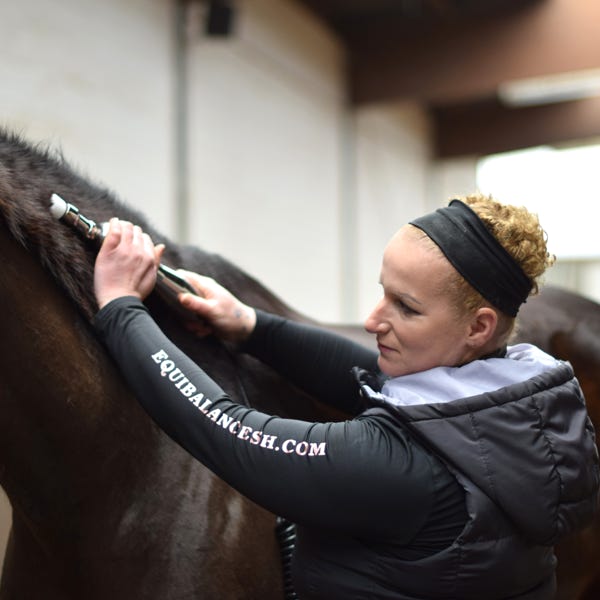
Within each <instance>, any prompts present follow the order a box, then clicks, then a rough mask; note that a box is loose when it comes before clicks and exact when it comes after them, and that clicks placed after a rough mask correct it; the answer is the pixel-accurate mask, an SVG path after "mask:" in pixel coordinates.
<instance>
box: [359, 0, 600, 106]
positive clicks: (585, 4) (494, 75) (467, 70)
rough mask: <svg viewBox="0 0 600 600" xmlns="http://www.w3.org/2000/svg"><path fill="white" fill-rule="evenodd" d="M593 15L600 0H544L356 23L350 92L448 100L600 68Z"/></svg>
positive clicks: (372, 98) (369, 97)
mask: <svg viewBox="0 0 600 600" xmlns="http://www.w3.org/2000/svg"><path fill="white" fill-rule="evenodd" d="M598 23H600V2H599V1H598V0H575V1H574V0H543V1H541V2H537V3H535V4H533V5H531V6H527V7H526V8H522V9H521V10H519V11H518V12H515V13H512V14H509V15H503V16H497V17H495V18H493V19H492V18H485V19H484V18H479V19H477V20H473V19H468V20H458V21H456V22H454V23H452V24H450V23H446V24H438V25H435V26H431V25H429V26H423V27H420V28H413V29H412V30H407V29H406V28H399V27H398V26H397V24H396V23H395V22H394V21H393V20H391V21H390V22H389V23H386V24H382V25H378V26H373V27H369V28H367V29H364V28H363V29H357V30H356V31H355V32H353V34H352V35H351V36H350V37H348V38H347V42H348V47H349V52H350V61H349V62H350V70H351V71H350V88H351V96H352V98H353V101H354V103H355V104H365V103H371V102H379V101H395V100H401V99H412V100H416V101H420V102H425V103H430V102H433V103H437V104H442V103H452V102H460V101H466V100H469V99H479V98H482V97H486V96H490V95H493V94H494V93H495V92H496V90H497V88H498V85H499V84H501V83H502V82H506V81H509V80H514V79H521V78H528V77H534V76H540V75H549V74H556V73H561V72H566V71H574V70H583V69H591V68H598V67H600V35H599V33H598Z"/></svg>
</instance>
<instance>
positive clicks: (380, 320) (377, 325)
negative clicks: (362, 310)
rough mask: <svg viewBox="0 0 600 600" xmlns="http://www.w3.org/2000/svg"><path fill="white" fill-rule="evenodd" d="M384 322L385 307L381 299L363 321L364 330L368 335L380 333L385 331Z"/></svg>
mask: <svg viewBox="0 0 600 600" xmlns="http://www.w3.org/2000/svg"><path fill="white" fill-rule="evenodd" d="M385 327H386V320H385V307H384V300H383V299H381V300H380V301H379V302H378V303H377V304H376V305H375V308H373V310H372V311H371V314H369V316H368V317H367V318H366V320H365V329H366V330H367V331H368V332H369V333H381V332H382V331H384V330H385Z"/></svg>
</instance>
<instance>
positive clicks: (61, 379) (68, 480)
mask: <svg viewBox="0 0 600 600" xmlns="http://www.w3.org/2000/svg"><path fill="white" fill-rule="evenodd" d="M0 256H2V257H3V261H2V263H1V264H0V331H2V340H3V344H2V351H1V354H0V380H1V381H2V387H1V390H0V457H1V458H0V460H1V461H2V463H0V484H1V485H2V487H4V489H5V491H6V492H7V494H8V496H9V498H10V500H11V503H12V504H13V507H15V506H19V505H21V506H23V507H26V506H27V505H29V504H30V503H33V504H36V503H37V504H38V505H39V503H42V504H43V505H44V506H46V507H48V510H50V511H51V510H52V507H54V508H55V510H56V513H57V514H60V513H61V507H62V511H64V508H65V505H64V502H65V500H66V499H67V500H68V501H71V502H78V501H80V500H81V498H80V497H78V496H80V495H81V494H83V493H85V488H86V486H84V485H81V481H83V480H86V479H87V480H88V481H89V479H90V465H94V464H97V462H93V461H92V459H93V458H94V459H96V458H100V457H99V456H98V457H96V456H94V454H102V462H104V463H106V462H107V461H108V460H110V458H111V453H112V454H115V452H116V450H115V449H114V448H117V447H119V444H113V443H111V442H112V438H113V437H114V436H117V435H118V431H117V428H118V426H119V425H118V423H123V422H124V421H127V418H125V415H124V414H123V413H126V412H127V411H128V410H129V411H134V410H136V409H137V406H136V405H135V403H134V402H133V401H132V400H131V401H130V402H125V401H124V399H126V398H127V396H128V394H127V392H126V390H125V387H124V386H123V384H122V382H121V380H120V379H119V378H118V377H117V376H116V374H115V372H114V369H113V368H112V366H111V365H110V363H109V361H108V359H107V358H106V356H105V354H104V353H103V352H102V350H101V348H100V345H99V344H98V342H97V341H96V340H95V339H94V336H93V334H92V332H91V329H90V327H89V325H88V324H87V323H86V322H85V321H84V320H83V319H82V318H80V317H79V316H78V313H77V310H76V308H75V306H74V305H73V304H72V303H71V302H70V300H69V299H68V298H66V297H65V296H63V295H62V294H61V293H60V291H59V289H58V287H57V286H56V284H55V282H54V281H53V280H52V279H51V278H50V277H49V275H47V273H46V272H45V271H43V270H42V268H41V267H40V266H39V264H38V263H37V262H36V261H35V260H34V258H33V257H32V256H31V255H30V254H29V253H27V252H26V251H24V250H23V249H22V247H21V246H19V245H18V244H17V243H16V242H15V241H14V240H13V239H12V238H9V237H8V235H6V234H5V231H4V229H3V228H0ZM118 400H120V401H121V402H119V401H118ZM121 427H123V425H121ZM147 430H148V428H146V429H144V428H143V427H141V428H140V431H139V433H138V435H143V432H144V431H147ZM87 487H88V488H89V486H87ZM69 490H70V492H69ZM24 510H26V509H25V508H24ZM49 516H50V515H49Z"/></svg>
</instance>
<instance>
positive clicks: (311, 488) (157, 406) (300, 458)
mask: <svg viewBox="0 0 600 600" xmlns="http://www.w3.org/2000/svg"><path fill="white" fill-rule="evenodd" d="M257 315H258V319H257V325H256V328H255V330H254V332H253V334H252V336H251V338H250V339H249V340H248V341H247V343H246V344H245V351H247V352H248V353H251V354H253V355H254V356H256V357H257V358H259V359H261V360H262V361H264V362H265V363H267V364H269V365H271V366H273V367H274V368H276V369H277V370H278V371H279V372H280V373H281V374H282V375H283V376H284V377H287V378H289V379H290V380H291V381H293V382H294V383H295V384H297V385H298V386H300V387H301V388H303V389H305V390H306V391H307V392H309V393H311V394H313V395H315V396H316V397H318V398H319V399H321V400H323V401H325V402H328V403H329V404H333V405H335V406H337V407H340V408H343V409H344V410H346V411H348V412H349V413H356V412H357V411H359V410H360V405H361V400H360V397H359V395H358V388H357V385H356V383H355V382H354V380H353V378H352V377H351V375H350V370H351V368H352V367H353V366H359V367H363V368H367V369H372V368H375V366H376V358H377V356H376V354H375V353H373V352H372V351H370V350H367V349H365V348H363V347H362V346H360V345H358V344H355V343H353V342H350V341H348V340H345V339H343V338H341V337H339V336H336V335H334V334H331V333H329V332H325V331H323V330H321V329H319V328H314V327H310V326H306V325H302V324H298V323H295V322H291V321H287V320H285V319H282V318H280V317H276V316H273V315H268V314H266V313H262V312H260V311H258V313H257ZM95 326H96V328H97V331H98V333H99V334H100V336H101V338H102V339H103V341H104V343H105V344H106V346H107V348H108V350H109V352H110V353H111V354H112V356H113V358H114V360H115V361H116V363H117V364H118V366H119V367H120V369H121V371H122V372H123V374H124V376H125V378H126V379H127V381H128V383H129V385H130V387H131V388H132V390H133V391H134V393H135V394H136V396H137V398H138V400H139V402H140V403H141V404H142V406H143V408H144V409H145V410H146V411H147V413H148V414H149V415H150V416H151V417H152V418H153V419H154V420H155V421H156V423H157V424H158V425H159V426H160V427H161V428H162V429H163V430H164V431H165V432H166V433H167V434H168V435H169V436H171V437H172V438H173V439H174V440H175V441H176V442H177V443H179V444H180V445H181V446H183V447H184V448H185V449H186V450H187V451H188V452H190V453H191V454H192V455H193V456H194V457H196V458H197V459H198V460H199V461H201V462H202V463H203V464H204V465H206V466H207V467H208V468H209V469H211V470H212V471H213V472H214V473H215V474H216V475H218V476H219V477H221V478H222V479H223V480H225V481H226V482H227V483H229V484H230V485H231V486H232V487H234V488H235V489H237V490H238V491H239V492H241V493H242V494H244V495H245V496H247V497H248V498H250V499H251V500H253V501H254V502H256V503H257V504H259V505H261V506H263V507H264V508H266V509H267V510H270V511H272V512H273V513H275V514H278V515H280V516H283V517H285V518H287V519H289V520H291V521H293V522H295V523H297V524H298V525H299V526H300V527H299V536H298V537H299V542H300V544H299V547H300V550H299V552H300V555H301V557H302V559H301V560H303V561H305V562H306V563H307V564H308V563H310V562H311V561H313V560H318V561H319V564H320V565H321V568H320V569H318V570H319V575H318V577H320V578H323V577H325V578H327V577H328V575H327V573H329V572H331V569H330V568H329V565H327V564H326V563H327V560H328V559H327V556H326V555H325V556H324V555H323V551H322V548H323V535H325V536H326V537H327V536H331V539H336V544H335V545H336V547H338V546H339V543H340V539H342V540H346V541H347V542H348V545H347V547H348V548H350V547H352V548H353V550H352V553H353V556H352V557H351V558H350V561H349V562H350V564H352V565H353V566H352V568H351V571H353V572H354V574H355V575H356V569H357V568H358V569H359V568H360V567H358V566H357V565H360V564H361V560H362V557H361V553H363V552H367V553H368V554H369V557H370V558H372V554H373V552H375V554H377V553H378V552H383V553H386V552H388V553H389V552H394V553H395V554H397V555H400V556H402V557H403V558H407V559H411V558H419V557H423V556H426V555H429V554H432V553H434V552H436V551H437V550H439V549H441V548H444V547H445V546H447V545H448V544H450V543H451V542H452V540H453V539H454V537H455V536H456V535H457V533H458V532H459V531H460V529H461V528H462V526H463V525H464V523H465V521H466V513H465V506H464V496H463V494H462V490H461V489H460V488H459V487H458V484H457V483H456V481H455V480H454V478H453V477H452V476H451V475H450V474H449V473H448V471H447V469H446V468H445V467H444V466H443V465H442V464H441V463H440V461H438V460H437V459H436V458H435V457H434V456H432V455H431V454H430V453H429V452H427V451H426V450H424V449H423V448H422V447H421V446H420V445H419V444H418V443H417V442H415V441H414V440H413V439H412V438H411V436H410V435H409V434H408V433H407V432H406V431H405V429H404V428H403V427H402V426H401V425H400V424H399V422H398V420H397V419H396V418H395V417H394V415H393V412H392V411H390V412H389V413H386V412H385V411H381V410H378V411H369V410H367V411H365V412H362V413H360V414H358V415H357V416H355V417H354V418H353V419H351V420H347V421H343V422H336V423H312V422H304V421H299V420H294V419H285V418H279V417H276V416H272V415H268V414H265V413H262V412H259V411H257V410H254V409H252V408H248V407H247V406H244V405H242V404H239V403H236V402H234V401H233V400H232V399H230V398H229V397H228V396H227V395H226V394H225V392H224V391H223V390H222V389H221V387H220V386H219V385H218V384H217V383H216V382H214V381H213V380H212V379H211V378H210V377H208V375H207V374H206V373H205V372H204V371H203V370H202V369H201V368H200V367H199V366H197V365H196V364H195V363H194V362H193V361H192V360H191V359H189V358H188V357H187V356H186V355H185V354H184V353H183V352H181V351H180V350H179V349H178V348H177V347H176V346H175V345H174V344H173V343H172V342H171V341H170V340H169V339H168V338H167V337H166V336H165V335H164V334H163V333H162V331H161V330H160V328H159V327H158V325H157V324H156V323H155V322H154V320H153V319H152V318H151V316H150V315H149V313H148V311H147V310H146V308H145V306H144V305H143V303H142V302H141V301H139V300H138V299H136V298H134V297H123V298H118V299H116V300H114V301H112V302H111V303H109V304H108V305H107V306H105V307H104V308H103V309H102V310H101V311H99V313H98V314H97V315H96V318H95ZM250 400H252V399H250ZM313 534H314V535H313ZM302 535H304V536H305V543H304V544H303V543H302ZM316 539H319V540H320V541H319V544H318V545H315V543H314V541H315V540H316ZM311 540H312V541H311ZM361 540H362V541H361ZM363 541H364V543H363ZM341 543H342V544H343V543H344V542H341ZM317 547H318V548H319V549H318V550H317ZM338 550H339V548H338ZM315 554H318V555H319V556H318V558H315ZM336 554H337V552H336ZM330 558H331V559H332V560H333V562H334V563H336V564H337V563H338V561H339V556H336V557H330ZM297 560H299V559H298V558H297ZM366 564H368V561H366ZM366 568H367V571H368V567H366ZM296 570H297V571H298V569H296ZM300 571H302V569H300ZM309 571H310V569H308V572H309ZM334 571H335V570H334ZM307 576H309V577H310V575H307ZM332 576H333V577H334V579H335V577H336V575H335V572H333V575H332ZM363 578H367V579H368V578H369V573H368V572H365V573H361V574H360V575H359V576H358V579H359V580H361V579H363ZM330 583H331V582H330ZM357 585H361V584H359V583H357ZM311 587H312V586H311ZM318 587H320V589H322V590H323V593H326V590H327V587H328V586H326V585H325V586H324V584H323V582H320V583H319V586H318ZM313 589H315V588H314V587H313ZM333 589H335V586H334V587H333ZM315 597H316V596H315ZM324 597H326V596H324ZM329 597H331V596H329ZM355 597H360V596H359V595H356V596H355ZM371 597H373V596H371Z"/></svg>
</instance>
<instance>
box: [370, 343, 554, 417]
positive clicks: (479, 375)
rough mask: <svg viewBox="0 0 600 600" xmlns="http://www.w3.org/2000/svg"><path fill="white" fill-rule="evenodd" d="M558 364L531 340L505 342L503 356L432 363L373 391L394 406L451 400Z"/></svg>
mask: <svg viewBox="0 0 600 600" xmlns="http://www.w3.org/2000/svg"><path fill="white" fill-rule="evenodd" d="M558 364H559V361H557V360H556V359H555V358H553V357H552V356H550V355H549V354H546V353H545V352H543V351H542V350H540V349H539V348H537V347H536V346H532V345H531V344H517V345H516V346H509V347H508V349H507V352H506V357H505V358H488V359H485V360H474V361H472V362H470V363H467V364H466V365H463V366H462V367H435V368H433V369H428V370H427V371H421V372H420V373H411V374H410V375H403V376H401V377H394V378H393V379H388V380H387V381H386V382H385V383H384V385H383V388H382V389H381V393H380V394H377V395H378V396H379V397H380V399H382V400H385V401H387V402H390V403H391V404H395V405H398V406H411V405H414V404H436V403H439V402H452V400H458V399H459V398H468V397H469V396H476V395H477V394H483V393H485V392H492V391H494V390H498V389H500V388H503V387H506V386H507V385H512V384H514V383H519V382H521V381H527V380H528V379H531V378H532V377H535V376H536V375H540V374H541V373H544V372H545V371H548V370H550V369H552V368H554V367H556V366H557V365H558Z"/></svg>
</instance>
